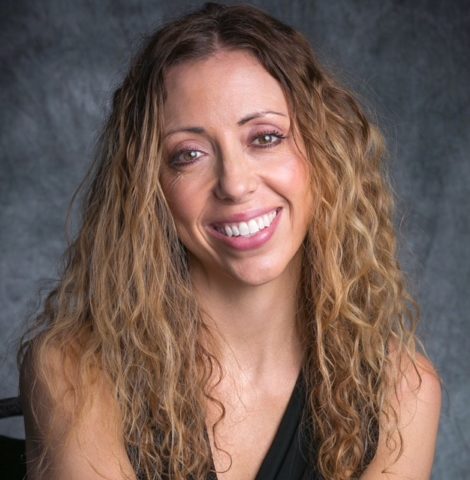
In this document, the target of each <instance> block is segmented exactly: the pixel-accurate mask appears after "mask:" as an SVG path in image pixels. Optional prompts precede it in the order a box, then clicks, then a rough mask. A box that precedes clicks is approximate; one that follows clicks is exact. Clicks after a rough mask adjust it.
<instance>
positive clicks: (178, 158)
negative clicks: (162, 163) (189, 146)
mask: <svg viewBox="0 0 470 480" xmlns="http://www.w3.org/2000/svg"><path fill="white" fill-rule="evenodd" d="M202 155H203V152H201V151H200V150H179V151H178V152H176V153H175V154H174V155H172V157H171V158H170V164H171V165H172V166H183V165H188V164H191V163H194V162H195V161H196V160H197V159H198V158H199V157H200V156H202Z"/></svg>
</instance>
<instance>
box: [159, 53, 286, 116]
mask: <svg viewBox="0 0 470 480" xmlns="http://www.w3.org/2000/svg"><path fill="white" fill-rule="evenodd" d="M165 88H166V92H167V97H166V101H165V105H164V118H165V123H166V124H168V123H170V124H173V123H175V122H179V121H180V120H182V119H184V120H188V117H190V118H191V117H194V116H195V117H205V116H207V117H209V118H212V117H214V118H217V117H220V116H221V115H223V116H224V118H227V117H230V116H231V115H233V116H234V118H235V117H237V118H238V117H239V116H243V115H244V114H247V113H250V112H253V111H262V110H276V111H281V112H282V113H284V114H286V115H288V106H287V102H286V98H285V95H284V93H283V91H282V88H281V86H280V85H279V83H278V82H277V80H276V79H275V78H274V77H272V76H271V75H270V74H269V73H268V72H267V71H266V70H265V68H264V67H263V66H262V65H261V63H260V62H259V61H258V60H257V59H256V58H255V57H254V56H253V55H251V54H250V53H248V52H245V51H239V50H235V51H233V50H228V51H227V50H222V51H217V52H216V53H214V54H213V55H211V56H209V57H206V58H203V59H201V60H192V61H188V62H184V63H182V64H179V65H176V66H173V67H171V68H170V69H169V70H168V72H167V74H166V75H165ZM219 120H220V119H219ZM232 120H233V119H232Z"/></svg>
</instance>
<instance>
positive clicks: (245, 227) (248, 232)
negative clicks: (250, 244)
mask: <svg viewBox="0 0 470 480" xmlns="http://www.w3.org/2000/svg"><path fill="white" fill-rule="evenodd" d="M276 215H277V211H276V210H273V211H272V212H271V213H266V214H264V215H261V216H260V217H257V218H252V219H251V220H249V221H248V222H240V223H238V224H232V225H223V226H219V227H217V230H218V231H219V232H220V233H223V234H224V235H226V236H227V237H239V236H242V237H250V236H252V235H255V234H256V233H258V232H259V231H260V230H263V229H264V228H267V227H269V226H270V225H271V223H272V222H273V220H274V219H275V218H276Z"/></svg>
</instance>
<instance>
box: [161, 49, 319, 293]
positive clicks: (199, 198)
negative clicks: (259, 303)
mask: <svg viewBox="0 0 470 480" xmlns="http://www.w3.org/2000/svg"><path fill="white" fill-rule="evenodd" d="M165 84H166V89H167V93H168V97H167V100H166V103H165V107H164V123H165V125H164V149H165V161H164V165H163V167H162V173H161V182H162V187H163V191H164V193H165V195H166V198H167V200H168V203H169V206H170V209H171V212H172V214H173V216H174V219H175V223H176V227H177V230H178V235H179V238H180V240H181V241H182V243H183V244H184V245H185V246H186V248H187V249H188V251H189V252H190V266H191V274H192V275H193V278H194V275H203V276H204V277H205V278H206V279H207V280H209V281H211V280H212V281H217V280H218V279H222V278H223V277H225V278H226V277H227V276H229V277H230V278H231V279H232V280H237V281H239V282H243V283H244V284H250V285H260V284H264V283H266V282H270V281H272V280H275V279H277V278H279V277H282V275H283V274H287V273H288V271H289V269H288V268H287V267H288V266H289V265H294V263H293V262H294V258H297V259H298V256H297V255H296V254H297V253H298V251H299V248H300V246H301V244H302V241H303V239H304V237H305V234H306V230H307V225H308V223H309V222H310V219H311V206H312V196H311V193H310V189H309V178H308V167H307V163H306V160H305V158H304V155H303V153H302V151H301V150H303V148H302V146H301V145H299V146H300V149H301V150H299V149H298V147H297V146H296V144H295V142H294V138H293V134H292V130H291V122H290V118H289V112H288V106H287V102H286V99H285V97H284V94H283V92H282V90H281V87H280V86H279V84H278V83H277V81H276V80H275V79H274V78H273V77H272V76H270V75H269V74H268V73H267V72H266V70H264V68H263V67H262V66H261V65H260V63H259V62H258V61H257V60H256V59H255V58H254V57H252V56H251V55H249V54H248V53H245V52H243V51H219V52H217V53H216V54H215V55H213V56H211V57H209V58H207V59H204V60H198V61H193V62H186V63H183V64H181V65H177V66H175V67H172V68H171V69H170V70H169V72H168V74H167V76H166V79H165Z"/></svg>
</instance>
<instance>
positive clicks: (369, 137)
mask: <svg viewBox="0 0 470 480" xmlns="http://www.w3.org/2000/svg"><path fill="white" fill-rule="evenodd" d="M220 49H235V50H242V51H245V52H249V53H250V54H251V55H253V56H254V57H255V58H256V59H257V60H258V61H259V62H260V64H261V65H262V66H263V67H264V68H265V69H266V70H267V72H269V74H271V75H272V76H273V77H274V78H275V79H276V80H277V81H278V82H279V85H280V86H281V87H282V90H283V92H284V94H285V96H286V99H287V102H288V106H289V110H290V115H291V119H292V124H293V126H294V129H295V133H296V135H297V136H298V137H297V138H301V140H302V141H303V144H304V145H305V149H306V154H307V159H308V161H309V168H310V181H311V188H312V191H313V192H314V199H315V200H314V206H313V209H314V211H313V212H312V213H313V215H312V218H313V221H312V224H311V225H310V226H309V229H308V232H307V235H306V238H305V240H304V243H303V246H302V249H303V262H302V273H301V293H302V294H301V295H299V303H300V304H299V309H298V311H299V315H298V318H297V319H296V321H297V322H298V323H299V328H300V329H301V332H302V340H303V348H304V350H305V353H304V365H303V371H304V375H305V382H306V386H307V392H308V395H307V403H306V411H305V415H304V418H303V421H304V423H305V424H306V425H307V426H308V427H309V428H310V430H311V433H312V438H313V441H314V442H313V443H314V444H315V445H318V448H317V449H316V454H315V462H316V468H317V469H318V471H319V472H320V473H321V475H323V476H324V477H325V478H332V479H338V480H343V479H348V478H354V477H356V476H358V475H359V474H360V473H361V472H362V471H363V470H364V468H365V467H366V465H367V463H368V462H369V461H370V452H371V451H372V452H373V450H374V448H375V447H376V445H377V441H378V440H377V428H378V425H379V420H380V418H383V417H382V416H383V415H385V417H386V418H387V420H388V421H387V425H388V426H387V427H386V426H385V425H380V427H381V428H382V427H383V428H384V429H385V432H386V434H387V439H388V442H389V443H393V442H392V436H393V434H394V432H395V433H396V432H397V431H398V427H397V423H398V422H397V413H396V412H395V411H394V410H393V408H391V405H390V404H389V403H390V402H389V401H388V400H387V399H388V398H390V397H389V392H390V391H392V390H393V388H394V387H395V386H396V384H397V382H398V381H399V380H398V379H399V376H400V372H399V371H398V370H397V367H394V365H395V364H394V363H393V362H392V361H391V359H390V354H389V347H390V345H394V350H395V351H396V353H397V354H398V355H405V354H406V355H407V356H408V357H409V358H410V359H411V361H412V362H414V359H415V358H416V350H417V347H418V345H419V342H418V341H417V339H416V336H415V330H416V324H417V319H418V316H419V315H418V313H419V312H418V308H417V306H416V303H415V302H414V300H413V298H412V297H411V296H410V295H409V293H408V291H407V289H406V287H405V282H404V279H403V274H402V271H401V269H400V266H399V264H398V261H397V252H396V236H395V232H394V225H393V215H394V200H393V195H392V192H391V188H390V186H389V182H388V180H387V174H386V171H385V166H384V162H383V159H384V157H385V148H384V141H383V139H382V136H381V135H380V133H379V131H378V130H377V128H376V127H375V126H374V125H373V124H372V123H371V122H370V121H369V120H368V118H367V117H366V115H365V113H364V111H363V109H362V107H361V106H360V105H359V104H358V102H357V100H356V99H355V98H354V96H353V95H352V94H351V93H349V92H348V91H347V90H346V89H345V88H343V87H341V86H340V85H339V84H338V83H337V81H336V80H335V79H334V78H332V76H331V75H330V74H329V73H328V72H327V71H326V70H325V69H324V68H323V67H322V66H321V65H320V64H319V63H318V61H317V59H316V56H315V54H314V52H313V51H312V48H311V46H310V45H309V43H308V41H307V40H306V39H305V37H304V36H302V35H301V34H300V33H299V32H297V31H296V30H294V29H292V28H291V27H289V26H287V25H285V24H283V23H281V22H280V21H278V20H276V19H274V18H272V17H271V16H269V15H267V14H266V13H264V12H262V11H260V10H258V9H257V8H255V7H252V6H245V5H237V6H222V5H218V4H213V3H210V4H206V5H204V6H203V7H202V8H201V9H199V10H197V11H195V12H193V13H190V14H188V15H186V16H184V17H182V18H180V19H178V20H176V21H172V22H170V23H168V24H166V25H165V26H163V27H162V28H161V29H159V30H158V31H157V32H156V33H154V34H153V35H151V36H150V37H149V38H148V39H147V40H146V42H145V45H144V46H143V48H142V50H141V52H140V53H139V54H138V55H137V57H136V58H135V60H134V61H133V63H132V65H131V68H130V71H129V73H128V75H127V76H126V77H125V79H124V81H123V83H122V85H121V86H120V87H119V88H118V89H117V90H116V92H115V94H114V97H113V104H112V111H111V114H110V116H109V119H108V121H107V123H106V126H105V128H104V130H103V133H102V135H101V137H100V142H99V148H98V149H97V155H96V161H95V163H94V165H93V167H92V169H91V170H90V173H89V175H88V177H87V178H88V181H86V182H85V183H84V184H83V186H82V188H83V191H84V192H85V195H84V203H83V209H82V221H81V227H80V229H79V231H78V233H77V235H76V237H75V239H74V240H73V241H72V242H71V243H70V246H69V248H68V250H67V252H66V255H65V261H64V266H63V271H62V273H61V278H60V281H59V283H58V285H57V287H56V288H55V289H54V290H52V292H51V293H50V294H49V295H48V297H47V299H46V301H45V306H44V308H43V310H42V312H41V313H40V314H39V316H38V317H37V320H36V322H35V325H36V327H35V328H36V329H38V330H39V333H38V330H34V332H36V333H35V334H34V335H31V334H30V335H29V336H27V337H25V339H24V340H23V344H22V348H21V350H20V354H19V361H20V362H21V361H22V359H24V354H25V352H28V351H29V352H33V354H34V359H35V361H34V364H35V365H36V368H37V371H38V374H39V375H41V376H42V377H43V379H44V381H45V382H46V384H48V382H49V384H50V382H51V379H50V377H51V375H50V371H49V374H48V371H47V365H48V355H49V356H50V351H51V349H54V351H55V352H58V354H59V355H60V357H61V358H63V359H64V365H65V364H67V362H65V360H67V361H68V362H69V363H70V362H71V363H72V364H73V365H74V366H75V370H74V371H76V372H77V375H76V378H74V379H73V381H70V385H69V389H70V393H71V394H72V398H73V399H74V401H75V403H76V406H77V408H78V409H77V410H76V412H79V411H80V408H79V407H80V406H81V405H83V403H84V396H85V394H84V391H83V389H85V388H86V385H87V381H88V380H87V379H88V378H89V377H90V376H91V375H93V373H92V372H94V371H96V370H97V369H98V370H99V371H100V372H102V374H104V375H106V377H107V378H109V380H110V384H111V385H113V387H114V391H113V394H114V397H115V399H116V402H117V404H118V405H119V408H120V412H121V417H122V432H123V436H124V441H125V443H126V445H127V446H128V452H129V456H130V458H131V461H132V463H133V466H134V468H135V469H136V471H138V472H140V475H141V477H142V478H148V479H157V478H164V477H165V475H166V476H167V477H169V478H173V479H177V480H180V479H187V478H197V479H202V478H205V477H206V475H207V474H208V472H209V471H210V469H211V466H212V463H211V452H210V446H209V442H208V438H207V434H206V431H205V408H204V405H205V404H206V402H207V401H208V400H209V401H213V402H216V403H217V404H218V405H219V407H220V411H221V416H223V414H224V408H223V405H222V404H221V402H220V401H218V400H217V398H214V397H213V396H212V395H211V389H210V388H209V383H210V382H209V380H210V379H211V378H212V377H213V375H214V374H216V375H219V376H221V375H222V370H221V366H220V364H219V362H218V360H217V358H215V356H214V355H213V354H211V352H209V351H208V350H207V349H206V348H205V347H204V345H203V344H202V342H201V335H202V334H203V333H204V332H206V333H209V334H210V332H207V330H208V329H207V327H206V325H205V324H204V321H203V319H202V315H201V312H200V309H199V306H198V305H197V303H196V301H195V298H194V295H193V292H192V288H191V282H190V275H189V270H188V265H187V258H186V252H185V249H184V247H183V246H182V245H181V243H180V242H179V240H178V237H177V234H176V229H175V225H174V223H173V219H172V216H171V212H170V210H169V208H168V205H167V202H166V200H165V196H164V194H163V191H162V188H161V186H160V183H159V173H160V165H161V162H162V158H163V149H162V139H161V134H162V129H163V120H164V119H163V118H162V110H163V108H162V107H163V104H164V102H165V97H166V93H165V74H166V72H167V71H168V69H170V68H171V67H172V66H174V65H176V64H179V63H181V62H187V61H190V60H197V59H203V58H206V57H208V56H210V55H212V54H214V53H215V52H217V51H218V50H220ZM415 368H416V366H415ZM50 388H51V389H52V388H53V386H52V385H50ZM77 415H78V413H77ZM51 422H52V420H51ZM399 440H400V441H399V442H395V444H394V445H392V447H393V448H395V449H396V451H397V455H399V454H400V452H401V448H402V445H401V443H402V441H401V437H400V436H399ZM368 452H369V453H368ZM162 472H165V475H164V474H163V473H162ZM165 478H166V477H165Z"/></svg>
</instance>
